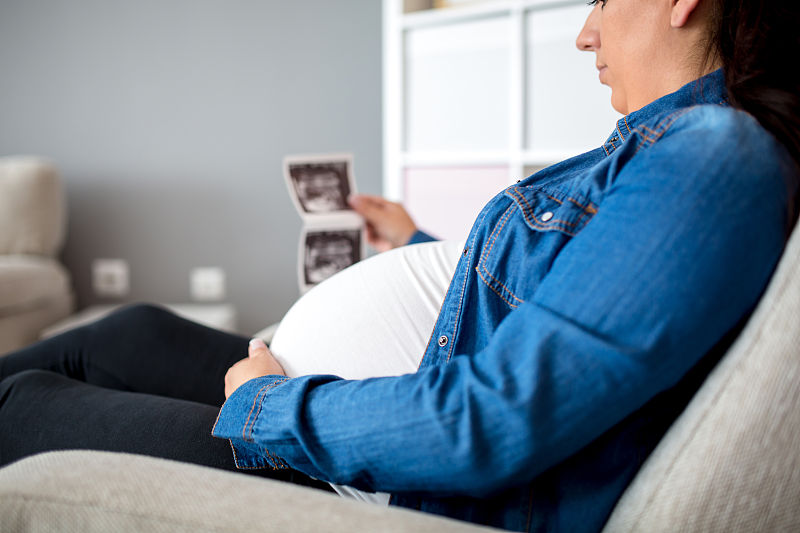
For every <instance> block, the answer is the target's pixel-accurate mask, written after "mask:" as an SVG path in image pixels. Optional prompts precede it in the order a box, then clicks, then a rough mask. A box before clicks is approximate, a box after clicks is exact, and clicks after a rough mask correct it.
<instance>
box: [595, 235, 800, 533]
mask: <svg viewBox="0 0 800 533" xmlns="http://www.w3.org/2000/svg"><path fill="white" fill-rule="evenodd" d="M733 290H735V288H733ZM606 531H608V532H610V531H614V532H617V531H642V532H645V531H646V532H662V531H663V532H672V531H706V532H719V533H722V532H726V533H727V532H737V531H741V532H751V531H800V230H797V231H795V232H794V235H793V236H792V238H791V240H790V242H789V244H788V246H787V248H786V251H785V252H784V256H783V258H782V259H781V263H780V265H779V267H778V270H777V271H776V273H775V275H774V276H773V279H772V281H771V282H770V286H769V288H768V290H767V292H766V294H765V295H764V297H763V298H762V300H761V302H760V303H759V305H758V308H757V309H756V312H755V313H754V315H753V316H752V317H751V319H750V321H749V323H748V324H747V327H746V328H745V330H744V331H743V332H742V334H741V335H740V336H739V338H738V339H737V341H736V343H735V345H734V346H733V347H732V348H731V350H730V351H729V352H728V354H727V355H726V356H725V358H724V359H723V360H722V362H721V363H720V364H719V365H718V366H717V368H716V369H715V370H714V371H713V372H712V374H711V375H710V376H709V378H708V380H707V381H706V382H705V383H704V384H703V387H702V388H701V389H700V391H699V392H698V394H697V395H696V396H695V398H694V399H693V400H692V402H691V403H690V405H689V407H688V408H687V409H686V411H685V412H684V413H683V414H682V415H681V417H680V418H679V419H678V421H677V422H676V423H675V424H674V426H673V427H672V428H671V429H670V431H669V432H668V433H667V435H666V436H665V438H664V439H663V440H662V442H661V443H659V446H658V447H657V448H656V450H655V452H654V453H653V454H652V455H651V456H650V458H649V459H648V461H647V462H646V463H645V465H644V466H643V468H642V470H641V471H640V473H639V474H638V476H637V477H636V479H635V480H634V482H633V483H632V484H631V486H630V487H628V490H627V491H626V493H625V494H624V496H623V498H622V500H621V501H620V502H619V504H618V505H617V507H616V509H615V511H614V513H613V515H612V516H611V519H610V521H609V522H608V524H607V526H606Z"/></svg>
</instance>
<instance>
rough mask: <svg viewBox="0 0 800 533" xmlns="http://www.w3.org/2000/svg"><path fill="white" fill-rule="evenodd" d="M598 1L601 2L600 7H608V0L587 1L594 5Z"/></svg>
mask: <svg viewBox="0 0 800 533" xmlns="http://www.w3.org/2000/svg"><path fill="white" fill-rule="evenodd" d="M598 2H599V3H600V9H603V8H604V7H606V2H608V0H589V1H588V2H586V3H587V4H588V5H590V6H592V7H594V6H596V5H597V4H598Z"/></svg>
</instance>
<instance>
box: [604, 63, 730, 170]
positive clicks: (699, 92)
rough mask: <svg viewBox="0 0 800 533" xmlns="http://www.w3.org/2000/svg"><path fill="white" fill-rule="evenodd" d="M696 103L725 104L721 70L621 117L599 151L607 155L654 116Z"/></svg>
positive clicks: (726, 101) (726, 102)
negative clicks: (602, 149) (603, 150)
mask: <svg viewBox="0 0 800 533" xmlns="http://www.w3.org/2000/svg"><path fill="white" fill-rule="evenodd" d="M700 104H717V105H728V97H727V90H726V88H725V75H724V73H723V72H722V69H717V70H715V71H714V72H711V73H710V74H706V75H705V76H703V77H702V78H699V79H696V80H694V81H692V82H690V83H687V84H686V85H684V86H683V87H681V88H680V89H678V90H677V91H675V92H674V93H670V94H668V95H666V96H662V97H661V98H659V99H658V100H655V101H653V102H651V103H649V104H647V105H646V106H644V107H643V108H641V109H638V110H636V111H634V112H633V113H630V114H628V115H626V116H624V117H622V118H621V119H619V120H618V121H617V125H616V127H615V128H614V131H612V132H611V134H610V135H609V136H608V138H607V139H606V142H605V143H604V144H603V148H604V149H605V151H606V154H607V155H611V154H612V153H613V152H614V150H616V149H617V148H619V147H620V146H622V143H624V142H625V139H627V138H628V137H629V136H630V134H631V132H632V131H633V130H635V129H636V128H637V127H638V126H640V125H641V124H644V123H646V122H647V121H648V120H650V119H651V118H653V117H655V116H656V115H659V114H661V113H663V112H665V111H671V110H675V109H681V108H684V107H690V106H693V105H700Z"/></svg>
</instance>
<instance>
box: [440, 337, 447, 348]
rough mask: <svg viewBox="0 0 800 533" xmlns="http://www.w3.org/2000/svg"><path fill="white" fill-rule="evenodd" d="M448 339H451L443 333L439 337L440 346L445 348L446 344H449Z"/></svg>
mask: <svg viewBox="0 0 800 533" xmlns="http://www.w3.org/2000/svg"><path fill="white" fill-rule="evenodd" d="M448 340H449V339H448V338H447V335H442V336H441V337H439V346H441V347H442V348H444V347H445V346H447V341H448Z"/></svg>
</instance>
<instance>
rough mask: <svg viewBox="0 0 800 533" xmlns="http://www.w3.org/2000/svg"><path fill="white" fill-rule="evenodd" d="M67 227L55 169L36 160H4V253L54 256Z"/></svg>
mask: <svg viewBox="0 0 800 533" xmlns="http://www.w3.org/2000/svg"><path fill="white" fill-rule="evenodd" d="M65 227H66V201H65V199H64V192H63V189H62V186H61V180H60V178H59V176H58V173H57V172H56V169H55V167H54V166H53V165H52V164H51V163H49V162H48V161H46V160H44V159H40V158H36V157H0V254H29V255H45V256H49V257H53V256H55V255H56V253H57V252H58V251H59V250H60V249H61V245H62V244H63V241H64V234H65Z"/></svg>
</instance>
